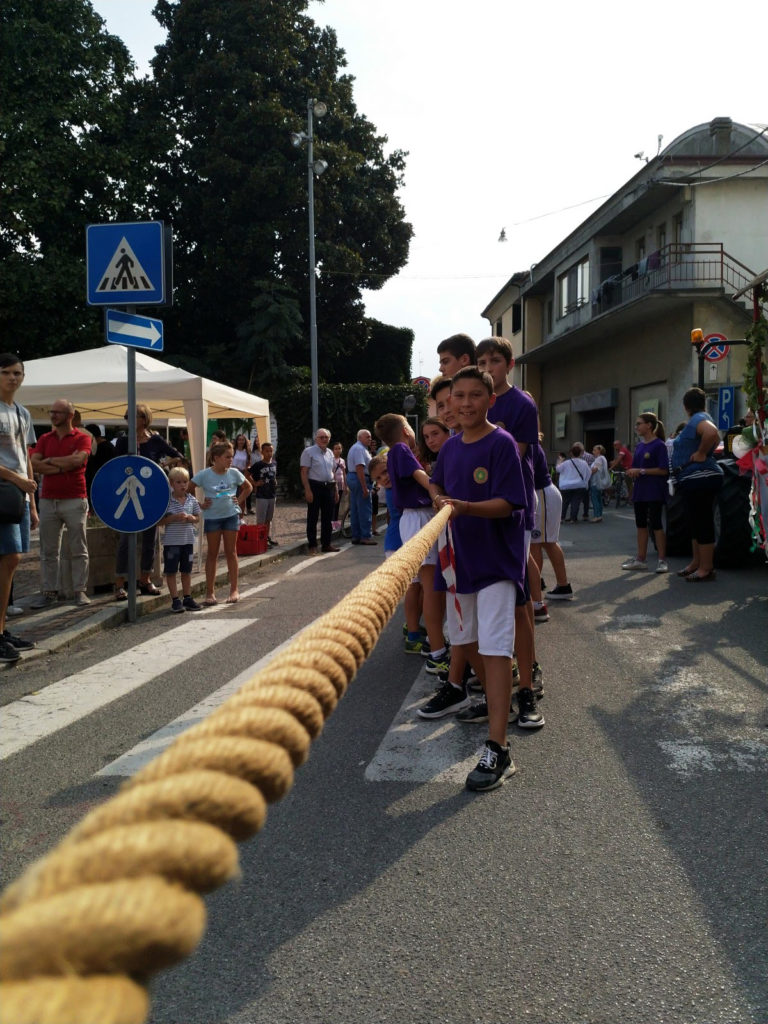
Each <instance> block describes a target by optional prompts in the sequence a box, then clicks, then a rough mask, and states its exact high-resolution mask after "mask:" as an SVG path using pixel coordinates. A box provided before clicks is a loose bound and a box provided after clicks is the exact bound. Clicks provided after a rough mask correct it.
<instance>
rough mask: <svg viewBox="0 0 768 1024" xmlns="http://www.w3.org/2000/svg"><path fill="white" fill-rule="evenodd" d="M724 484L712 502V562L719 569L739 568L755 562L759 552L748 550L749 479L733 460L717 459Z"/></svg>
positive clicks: (749, 536) (750, 541) (750, 533)
mask: <svg viewBox="0 0 768 1024" xmlns="http://www.w3.org/2000/svg"><path fill="white" fill-rule="evenodd" d="M720 466H721V468H722V470H723V486H722V487H721V488H720V491H719V493H718V495H717V500H716V501H715V565H716V566H717V567H718V569H738V568H742V567H743V566H746V565H753V564H757V562H758V560H759V559H760V557H761V556H760V552H759V551H754V552H753V551H751V548H752V543H753V541H752V531H751V529H750V526H749V510H750V504H749V495H750V491H751V489H752V478H751V477H749V476H742V475H741V474H740V473H739V467H738V466H737V465H736V463H735V461H734V460H733V459H723V460H722V461H721V462H720Z"/></svg>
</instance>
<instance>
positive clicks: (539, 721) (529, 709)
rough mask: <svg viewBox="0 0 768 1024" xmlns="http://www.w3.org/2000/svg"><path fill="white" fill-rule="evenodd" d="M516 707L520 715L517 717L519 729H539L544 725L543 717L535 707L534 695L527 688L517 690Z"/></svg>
mask: <svg viewBox="0 0 768 1024" xmlns="http://www.w3.org/2000/svg"><path fill="white" fill-rule="evenodd" d="M517 706H518V707H519V708H520V714H519V715H518V716H517V724H518V727H519V728H520V729H540V728H541V727H542V725H544V716H543V715H542V714H541V712H540V711H539V710H538V708H537V707H536V695H535V694H534V692H533V690H532V689H531V688H530V687H529V686H524V687H521V688H520V690H518V693H517Z"/></svg>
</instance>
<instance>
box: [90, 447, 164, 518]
mask: <svg viewBox="0 0 768 1024" xmlns="http://www.w3.org/2000/svg"><path fill="white" fill-rule="evenodd" d="M170 496H171V487H170V484H169V483H168V477H167V476H166V475H165V473H164V472H163V470H162V469H161V468H160V466H158V465H157V463H155V462H153V461H152V460H151V459H145V458H144V456H143V455H118V456H116V457H115V458H114V459H110V460H109V462H105V463H104V465H103V466H102V467H101V469H100V470H99V471H98V472H97V473H96V476H94V478H93V483H92V484H91V504H92V505H93V510H94V512H95V513H96V515H97V516H98V517H99V519H100V520H101V521H102V523H104V525H105V526H109V527H111V528H112V529H113V530H117V531H118V533H138V532H139V531H141V530H147V529H149V527H150V526H154V525H155V524H156V523H158V522H160V520H161V519H162V518H163V516H164V515H165V513H166V509H167V508H168V500H169V498H170Z"/></svg>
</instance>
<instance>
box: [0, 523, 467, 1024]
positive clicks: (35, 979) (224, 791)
mask: <svg viewBox="0 0 768 1024" xmlns="http://www.w3.org/2000/svg"><path fill="white" fill-rule="evenodd" d="M448 516H449V510H448V509H443V510H442V511H440V512H439V513H438V514H437V515H436V516H435V517H434V518H433V519H432V520H431V521H430V522H429V523H428V524H427V525H426V526H425V527H424V528H423V529H422V530H421V532H420V533H419V534H418V535H417V536H416V537H414V538H413V539H412V540H410V541H409V542H408V543H407V544H406V545H404V546H403V547H402V548H401V549H400V550H399V551H397V552H396V553H395V554H394V555H392V556H391V557H390V558H388V559H387V560H386V561H385V562H384V563H383V565H381V566H380V567H379V568H378V569H376V570H375V571H374V572H372V573H371V574H370V575H369V576H367V577H366V578H365V579H364V580H363V581H362V582H361V583H359V584H358V586H356V587H355V588H354V589H353V590H352V591H351V592H350V593H349V594H348V595H347V596H346V597H344V598H343V599H342V600H341V601H339V602H338V604H336V605H335V606H334V607H333V608H332V609H331V610H330V611H329V612H327V613H326V614H325V615H323V616H322V617H321V618H320V619H318V620H317V621H316V622H314V623H313V624H312V625H311V626H310V627H308V628H307V629H306V630H305V631H304V632H303V633H302V634H301V635H300V636H299V637H298V638H297V639H296V640H295V641H294V642H293V643H292V644H291V645H290V646H289V647H288V648H286V650H284V651H282V652H281V653H280V654H279V655H277V656H276V657H275V658H274V659H273V660H272V661H271V662H270V663H269V664H268V665H267V666H266V667H265V668H264V669H263V670H261V671H260V672H258V673H256V674H255V675H254V676H253V677H252V678H251V679H249V680H248V682H247V683H245V684H244V685H243V686H242V687H241V688H240V690H238V692H237V693H236V694H234V696H232V697H230V698H229V699H228V700H227V701H226V702H225V703H224V704H222V706H221V707H220V708H218V709H217V710H216V711H214V712H212V713H211V714H210V715H208V717H207V718H206V719H204V720H203V721H202V722H200V723H199V724H198V725H195V726H193V727H192V728H191V729H189V730H188V731H187V732H185V733H184V734H183V735H181V736H180V737H178V738H177V739H176V740H175V742H174V743H173V744H172V745H171V746H170V747H169V748H168V749H167V750H166V751H164V752H163V753H162V754H160V755H159V756H158V757H156V758H155V759H154V760H153V761H151V762H150V763H149V764H148V765H147V766H146V767H145V768H143V769H142V770H141V771H140V772H139V773H138V774H137V775H135V776H134V777H133V778H131V779H129V780H127V781H126V782H125V783H124V784H123V786H122V787H121V790H120V792H119V793H118V794H117V795H116V796H115V797H113V798H112V799H111V800H108V801H107V802H106V803H104V804H102V805H101V806H99V807H97V808H96V809H95V810H93V811H91V812H90V813H89V814H88V815H87V816H86V817H85V818H84V819H83V820H82V821H81V822H80V823H79V824H78V825H76V826H75V827H74V828H73V829H72V830H71V831H70V832H69V834H68V835H67V836H65V837H64V839H63V840H62V842H61V843H60V844H59V845H58V846H57V847H55V848H54V849H53V850H52V851H51V852H50V853H49V854H48V855H47V856H45V857H43V858H41V859H40V860H38V861H36V862H35V863H33V864H32V865H30V867H28V868H27V869H26V871H25V872H24V873H23V874H22V875H21V876H20V877H19V878H18V879H17V880H16V881H15V882H13V883H11V885H10V886H8V888H7V889H6V890H5V892H4V893H3V894H2V897H0V1024H141V1022H143V1021H145V1020H146V1017H147V1014H148V1012H149V999H148V996H147V993H146V991H145V989H144V988H143V982H144V981H148V980H149V977H150V976H151V975H152V974H153V973H154V972H156V971H158V970H160V969H161V968H164V967H168V966H169V965H172V964H174V963H177V962H178V961H179V960H181V959H183V958H184V957H185V956H188V955H189V954H190V953H191V952H192V951H193V950H194V949H195V947H196V946H197V944H198V942H199V941H200V938H201V937H202V934H203V930H204V927H205V907H204V904H203V901H202V899H201V898H200V895H199V894H200V893H206V892H209V891H210V890H212V889H214V888H216V887H217V886H219V885H221V884H223V883H224V882H226V881H227V880H228V879H230V878H232V877H234V876H235V875H237V873H238V857H237V847H236V845H235V841H241V840H243V839H247V838H249V837H251V836H253V835H254V834H255V833H256V832H258V831H259V830H260V829H261V827H262V826H263V824H264V821H265V819H266V813H267V803H271V802H272V801H275V800H278V799H280V797H282V796H284V795H285V793H287V791H288V790H289V789H290V787H291V784H292V782H293V773H294V770H295V769H296V768H298V767H299V765H301V764H303V763H304V761H306V759H307V757H308V754H309V746H310V743H311V742H312V740H313V739H315V738H316V737H317V736H318V735H319V734H320V732H321V730H322V727H323V723H324V722H325V719H326V718H327V717H328V716H329V715H330V713H331V712H332V711H333V709H334V708H335V707H336V705H337V703H338V701H339V699H340V698H341V697H342V696H343V694H344V692H345V690H346V688H347V686H348V685H349V683H350V682H351V681H352V679H353V677H354V675H355V673H356V672H357V670H358V669H359V668H360V666H361V665H362V664H363V662H364V661H365V659H366V658H367V657H368V656H369V655H370V653H371V651H372V650H373V648H374V646H375V644H376V642H377V640H378V638H379V636H380V634H381V631H382V629H383V628H384V626H385V625H386V623H387V622H388V621H389V619H390V618H391V616H392V614H393V612H394V611H395V608H396V607H397V605H398V603H399V602H400V600H401V598H402V596H403V594H404V593H405V591H406V589H407V587H408V584H409V583H410V581H411V579H412V578H413V577H414V576H415V574H416V572H417V571H418V567H419V566H420V565H421V563H422V561H423V560H424V558H425V556H426V554H427V552H428V551H429V549H430V547H431V546H432V545H433V544H434V543H435V541H436V540H437V537H438V535H439V533H440V531H441V529H442V528H443V527H444V525H445V523H446V522H447V520H448Z"/></svg>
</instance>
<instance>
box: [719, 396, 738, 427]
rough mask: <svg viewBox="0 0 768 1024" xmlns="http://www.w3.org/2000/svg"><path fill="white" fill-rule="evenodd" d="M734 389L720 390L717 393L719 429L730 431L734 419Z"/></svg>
mask: <svg viewBox="0 0 768 1024" xmlns="http://www.w3.org/2000/svg"><path fill="white" fill-rule="evenodd" d="M734 390H735V389H734V388H732V387H725V388H720V389H719V391H718V393H717V429H718V430H730V429H731V427H732V426H733V417H734V398H735V396H734Z"/></svg>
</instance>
